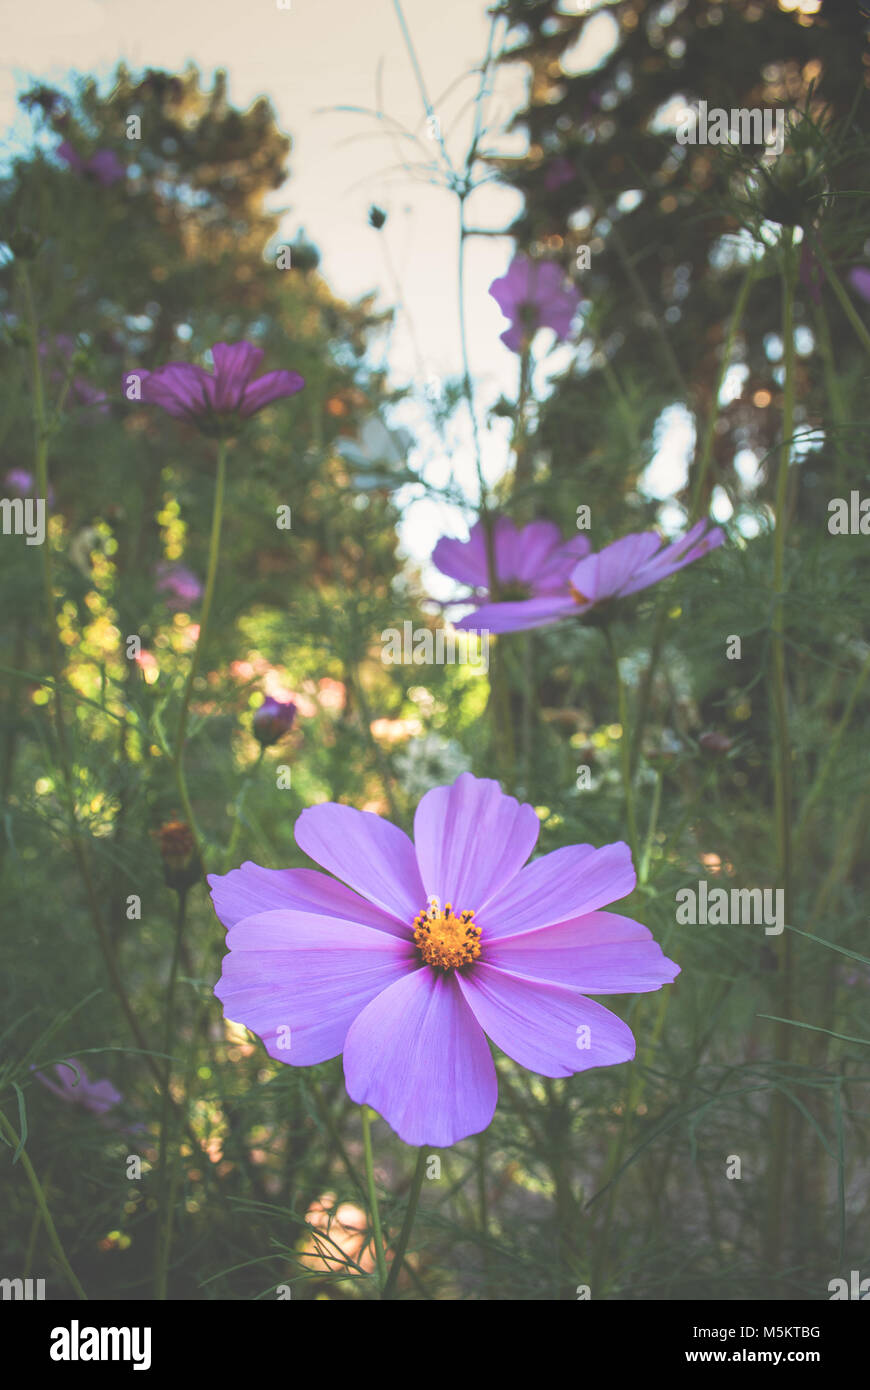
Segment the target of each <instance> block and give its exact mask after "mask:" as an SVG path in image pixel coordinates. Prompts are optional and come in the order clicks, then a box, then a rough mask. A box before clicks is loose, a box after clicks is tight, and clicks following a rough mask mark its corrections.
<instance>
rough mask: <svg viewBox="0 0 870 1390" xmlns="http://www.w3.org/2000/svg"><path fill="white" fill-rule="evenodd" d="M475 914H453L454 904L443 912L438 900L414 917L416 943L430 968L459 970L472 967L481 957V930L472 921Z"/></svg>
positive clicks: (447, 906)
mask: <svg viewBox="0 0 870 1390" xmlns="http://www.w3.org/2000/svg"><path fill="white" fill-rule="evenodd" d="M473 916H474V912H473V911H471V912H454V911H453V904H452V903H445V905H444V911H443V912H442V910H441V904H440V903H439V901H438V899H437V898H430V899H429V904H428V906H427V907H425V908H424V909H423V911H422V912H419V913H418V914H417V916H416V917H415V918H414V944H415V946H418V947H419V949H420V954H421V956H422V957H423V959H424V961H425V962H426V964H427V965H434V966H435V967H436V968H437V969H438V970H458V969H459V968H460V967H461V966H463V965H471V962H472V961H475V960H477V958H478V956H479V955H480V927H476V926H475V925H474V923H473V922H472V920H471V919H472V917H473Z"/></svg>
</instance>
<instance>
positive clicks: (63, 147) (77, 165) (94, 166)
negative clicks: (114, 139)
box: [55, 140, 127, 188]
mask: <svg viewBox="0 0 870 1390" xmlns="http://www.w3.org/2000/svg"><path fill="white" fill-rule="evenodd" d="M55 154H57V155H60V158H61V159H62V160H64V162H65V163H66V164H68V165H69V167H70V168H71V169H72V170H73V172H74V173H76V174H90V175H91V176H92V177H93V178H95V179H96V181H97V183H99V184H101V185H102V186H103V188H110V187H111V185H112V184H113V183H118V181H119V180H120V179H123V178H126V177H127V170H126V169H125V167H124V165H123V164H122V163H121V161H120V159H119V158H118V156H117V155H116V154H115V151H114V150H97V151H96V152H95V153H94V154H92V155H91V156H90V158H89V159H82V156H81V155H80V154H79V152H78V150H76V149H73V147H72V145H71V144H70V143H69V141H68V140H63V141H62V142H61V144H59V145H58V147H57V149H56V150H55Z"/></svg>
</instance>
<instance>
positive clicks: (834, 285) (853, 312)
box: [813, 237, 870, 352]
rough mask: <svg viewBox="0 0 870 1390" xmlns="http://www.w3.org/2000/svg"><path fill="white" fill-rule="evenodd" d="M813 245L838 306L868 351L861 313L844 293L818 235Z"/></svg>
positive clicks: (869, 337) (868, 335)
mask: <svg viewBox="0 0 870 1390" xmlns="http://www.w3.org/2000/svg"><path fill="white" fill-rule="evenodd" d="M813 247H814V249H815V253H816V256H817V257H818V259H819V261H820V262H821V266H822V269H823V270H824V272H825V275H826V276H827V278H828V282H829V284H830V286H831V289H832V290H833V291H834V294H835V295H836V296H837V298H838V300H839V301H840V307H841V308H842V310H843V313H844V314H845V315H846V318H847V319H848V320H849V322H850V323H851V325H852V327H853V328H854V330H855V333H856V335H857V337H858V339H859V341H860V342H861V344H862V346H863V347H865V348H866V349H867V351H868V352H870V333H868V332H867V329H866V328H865V327H864V324H863V322H862V321H861V315H860V314H859V313H858V310H857V309H856V308H855V305H854V304H853V303H852V301H851V299H850V298H849V296H848V294H847V293H846V290H845V289H844V288H843V285H842V283H841V281H840V278H839V276H838V275H837V272H836V271H835V269H834V267H833V266H832V265H831V262H830V261H829V259H828V255H827V252H826V251H825V249H824V247H823V246H822V243H821V239H820V238H819V237H814V238H813Z"/></svg>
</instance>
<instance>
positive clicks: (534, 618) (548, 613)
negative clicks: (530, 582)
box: [454, 594, 583, 633]
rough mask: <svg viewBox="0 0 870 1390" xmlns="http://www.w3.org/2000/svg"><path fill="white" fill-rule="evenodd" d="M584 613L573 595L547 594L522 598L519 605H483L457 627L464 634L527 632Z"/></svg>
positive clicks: (456, 624) (457, 624) (456, 625)
mask: <svg viewBox="0 0 870 1390" xmlns="http://www.w3.org/2000/svg"><path fill="white" fill-rule="evenodd" d="M582 611H583V610H582V608H580V607H579V605H578V604H576V603H575V602H574V600H573V598H571V596H570V595H568V596H567V597H565V596H564V595H562V594H547V595H543V596H542V597H541V598H529V599H520V600H518V601H517V602H516V603H485V604H482V605H481V607H480V608H477V609H475V611H474V612H473V613H468V614H466V616H465V617H464V618H460V620H459V622H458V623H455V624H454V626H455V627H456V628H457V629H458V630H459V631H462V632H495V633H499V632H527V631H529V630H530V629H532V628H536V627H547V626H548V625H549V624H550V623H557V622H559V620H560V619H561V618H570V617H572V616H574V615H576V614H578V613H581V612H582Z"/></svg>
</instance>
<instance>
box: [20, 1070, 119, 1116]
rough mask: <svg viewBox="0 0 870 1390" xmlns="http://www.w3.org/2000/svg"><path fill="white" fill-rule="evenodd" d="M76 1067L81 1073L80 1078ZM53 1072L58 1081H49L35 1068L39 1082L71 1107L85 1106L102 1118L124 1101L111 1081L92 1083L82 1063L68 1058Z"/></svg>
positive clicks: (34, 1071)
mask: <svg viewBox="0 0 870 1390" xmlns="http://www.w3.org/2000/svg"><path fill="white" fill-rule="evenodd" d="M74 1067H75V1068H77V1070H78V1072H79V1076H78V1077H76V1072H75V1070H74ZM53 1071H54V1074H55V1077H56V1078H57V1080H56V1081H49V1079H48V1077H47V1076H45V1075H44V1073H43V1072H41V1071H36V1069H35V1068H33V1073H34V1075H35V1076H36V1078H37V1080H38V1081H41V1082H42V1084H43V1086H45V1087H46V1088H47V1089H48V1090H49V1091H51V1092H53V1094H54V1095H56V1096H59V1097H60V1098H61V1100H65V1101H68V1102H69V1104H70V1105H81V1106H83V1108H84V1109H85V1110H89V1111H90V1112H91V1114H92V1115H99V1116H100V1117H102V1116H103V1115H105V1113H106V1111H107V1110H112V1109H113V1108H114V1107H115V1106H116V1105H120V1103H121V1100H122V1099H123V1097H122V1095H121V1092H120V1091H117V1090H116V1089H115V1087H114V1086H113V1085H112V1083H111V1081H91V1079H90V1077H89V1076H88V1074H87V1072H86V1071H85V1069H84V1067H83V1066H82V1064H81V1062H75V1063H74V1062H73V1061H72V1060H71V1059H69V1058H68V1059H67V1061H65V1062H58V1063H57V1064H56V1066H55V1067H54V1068H53Z"/></svg>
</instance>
